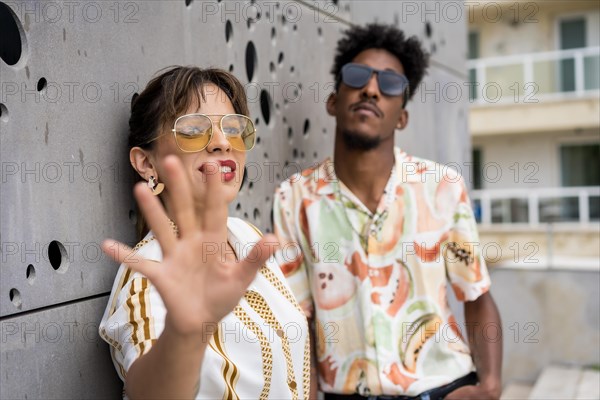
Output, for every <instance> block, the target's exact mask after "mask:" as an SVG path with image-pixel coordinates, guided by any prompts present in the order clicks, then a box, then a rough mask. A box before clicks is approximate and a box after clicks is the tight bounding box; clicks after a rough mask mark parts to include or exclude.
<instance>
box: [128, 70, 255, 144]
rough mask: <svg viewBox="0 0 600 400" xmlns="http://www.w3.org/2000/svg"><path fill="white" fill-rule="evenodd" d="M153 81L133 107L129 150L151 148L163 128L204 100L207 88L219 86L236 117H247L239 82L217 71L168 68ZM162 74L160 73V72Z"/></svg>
mask: <svg viewBox="0 0 600 400" xmlns="http://www.w3.org/2000/svg"><path fill="white" fill-rule="evenodd" d="M162 71H163V72H162V73H160V75H158V76H156V77H155V78H153V79H152V80H151V81H150V82H148V85H147V86H146V88H145V89H144V91H142V93H140V94H139V95H138V96H136V97H135V98H134V99H133V101H132V104H131V117H130V118H129V141H128V143H129V148H130V149H131V148H133V147H136V146H139V147H142V148H149V147H151V146H152V144H153V142H152V139H154V138H155V137H156V136H158V135H159V134H160V133H161V131H162V129H163V128H164V127H166V126H168V125H171V124H173V122H174V121H175V119H176V118H177V117H178V116H180V115H182V114H183V113H185V112H186V111H187V110H188V109H189V107H190V106H191V105H192V104H198V105H200V104H202V102H203V101H205V86H206V85H207V84H209V83H212V84H214V85H216V86H218V87H219V88H220V89H221V90H222V91H223V92H224V93H225V94H226V95H227V97H229V100H230V101H231V103H232V104H233V108H234V110H235V112H236V113H237V114H243V115H248V114H249V113H248V102H247V100H246V92H245V90H244V86H242V84H241V83H240V81H239V80H238V79H237V78H236V77H235V76H233V75H232V74H230V73H229V72H227V71H224V70H222V69H217V68H209V69H201V68H198V67H181V66H174V67H168V68H166V69H165V70H162ZM159 72H161V71H159Z"/></svg>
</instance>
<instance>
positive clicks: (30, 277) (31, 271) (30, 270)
mask: <svg viewBox="0 0 600 400" xmlns="http://www.w3.org/2000/svg"><path fill="white" fill-rule="evenodd" d="M25 277H26V278H27V282H29V284H30V285H33V282H35V267H34V266H33V265H32V264H29V265H28V266H27V271H25Z"/></svg>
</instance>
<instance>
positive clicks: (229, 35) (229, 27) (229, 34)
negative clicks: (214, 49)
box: [225, 20, 233, 43]
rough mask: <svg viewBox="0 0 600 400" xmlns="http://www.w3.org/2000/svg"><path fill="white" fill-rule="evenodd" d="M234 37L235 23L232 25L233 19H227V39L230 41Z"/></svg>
mask: <svg viewBox="0 0 600 400" xmlns="http://www.w3.org/2000/svg"><path fill="white" fill-rule="evenodd" d="M232 37H233V25H231V21H230V20H227V22H225V41H226V42H227V43H229V41H230V40H231V38H232Z"/></svg>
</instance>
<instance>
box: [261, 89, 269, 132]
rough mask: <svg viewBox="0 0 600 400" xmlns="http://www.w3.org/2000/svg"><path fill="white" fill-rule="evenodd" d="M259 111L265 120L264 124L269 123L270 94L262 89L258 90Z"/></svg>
mask: <svg viewBox="0 0 600 400" xmlns="http://www.w3.org/2000/svg"><path fill="white" fill-rule="evenodd" d="M260 112H261V114H262V117H263V119H264V120H265V124H267V125H269V121H270V120H271V96H270V95H269V92H267V91H266V90H264V89H263V90H261V91H260Z"/></svg>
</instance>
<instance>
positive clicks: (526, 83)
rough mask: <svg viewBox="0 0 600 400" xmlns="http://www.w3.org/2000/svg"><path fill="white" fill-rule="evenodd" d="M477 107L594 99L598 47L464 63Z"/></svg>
mask: <svg viewBox="0 0 600 400" xmlns="http://www.w3.org/2000/svg"><path fill="white" fill-rule="evenodd" d="M467 67H468V69H469V81H470V91H469V95H470V97H469V98H470V100H471V101H472V102H474V103H475V104H477V105H488V104H497V103H500V104H502V103H526V104H527V103H529V104H534V103H538V102H540V101H544V100H555V99H559V100H562V99H568V98H581V97H583V96H590V97H594V96H596V97H597V96H598V94H599V89H600V47H585V48H580V49H570V50H558V51H549V52H543V53H529V54H518V55H511V56H503V57H491V58H481V59H476V60H470V61H468V62H467Z"/></svg>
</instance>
